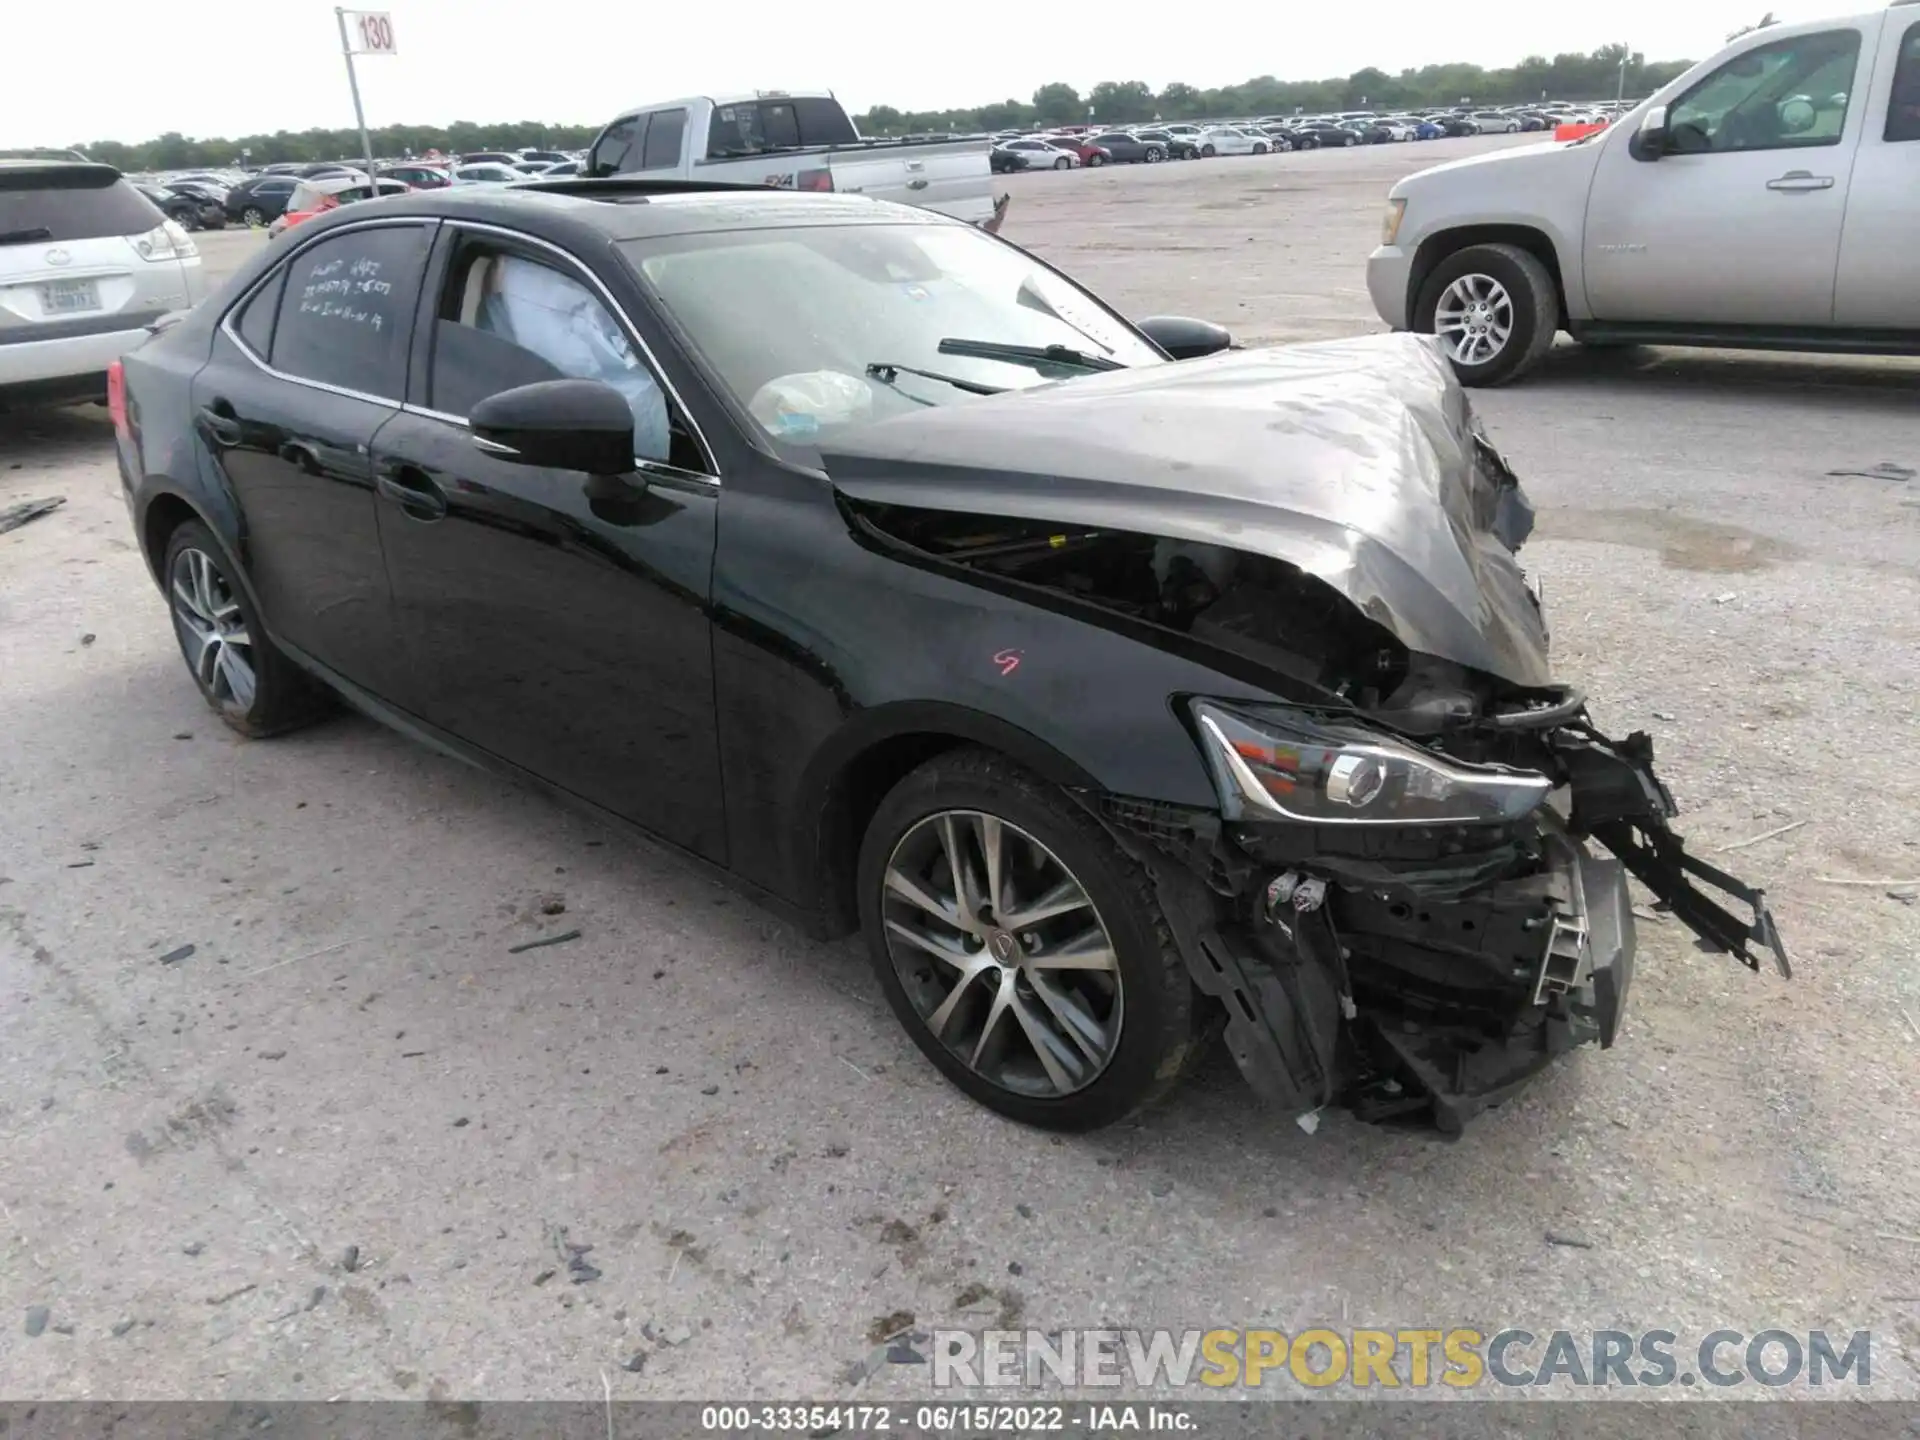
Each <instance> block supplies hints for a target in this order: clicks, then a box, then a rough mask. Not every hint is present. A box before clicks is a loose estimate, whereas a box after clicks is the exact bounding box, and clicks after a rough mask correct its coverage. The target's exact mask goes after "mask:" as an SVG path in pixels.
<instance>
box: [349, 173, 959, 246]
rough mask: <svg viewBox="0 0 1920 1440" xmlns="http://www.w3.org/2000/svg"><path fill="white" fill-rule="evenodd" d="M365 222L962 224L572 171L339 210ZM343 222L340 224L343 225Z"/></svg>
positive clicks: (769, 191)
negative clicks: (380, 218)
mask: <svg viewBox="0 0 1920 1440" xmlns="http://www.w3.org/2000/svg"><path fill="white" fill-rule="evenodd" d="M339 213H340V214H341V215H342V216H350V217H352V218H353V219H356V220H365V219H370V218H372V217H374V216H376V215H395V216H398V215H406V214H412V215H420V216H422V217H426V218H434V219H465V220H473V221H487V222H492V223H495V224H506V225H518V226H520V227H522V228H525V229H527V230H530V231H534V232H536V233H537V232H540V231H543V230H547V231H572V232H574V233H575V234H576V235H581V238H582V239H584V238H585V235H583V234H581V232H587V233H588V234H597V235H598V236H599V237H601V238H603V239H606V240H610V241H617V240H642V239H647V238H650V237H652V236H658V235H692V234H698V233H701V232H706V231H717V230H775V229H791V228H793V227H796V226H802V225H860V224H893V225H942V224H944V225H957V224H960V223H961V222H960V221H957V220H951V219H948V218H947V217H946V216H943V215H939V214H936V213H934V212H932V211H929V210H922V209H918V208H917V207H914V206H909V205H897V204H894V203H893V202H891V201H887V200H876V199H873V198H872V197H870V196H865V195H840V194H832V193H827V192H808V191H795V190H780V189H774V188H771V187H769V186H764V185H720V184H704V185H703V184H701V183H699V182H695V181H658V180H654V181H647V180H626V179H620V178H613V179H587V178H580V177H565V178H561V179H556V180H542V179H537V178H536V179H533V180H529V181H527V182H525V183H521V184H513V185H501V186H489V187H485V188H481V189H473V188H468V187H464V186H461V187H450V188H447V189H442V190H417V191H414V192H412V193H410V194H407V195H399V196H394V197H392V198H390V199H377V200H367V201H365V202H363V203H361V204H358V205H355V206H353V207H351V209H348V210H342V211H341V212H339ZM336 223H340V222H336Z"/></svg>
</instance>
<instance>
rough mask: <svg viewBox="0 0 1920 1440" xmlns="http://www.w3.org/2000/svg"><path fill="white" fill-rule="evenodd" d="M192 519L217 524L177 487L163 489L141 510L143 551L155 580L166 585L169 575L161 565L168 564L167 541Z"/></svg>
mask: <svg viewBox="0 0 1920 1440" xmlns="http://www.w3.org/2000/svg"><path fill="white" fill-rule="evenodd" d="M190 520H197V521H199V522H200V523H201V524H202V525H205V526H206V527H207V529H209V530H212V529H213V528H214V527H213V523H212V521H210V520H209V519H208V518H207V517H206V516H205V515H203V514H201V513H200V511H199V510H198V509H196V508H195V506H194V505H193V503H192V502H191V501H189V500H188V499H187V498H186V497H185V496H183V495H181V494H179V493H178V492H177V491H173V490H161V491H158V492H156V493H155V494H154V495H153V496H152V497H150V498H149V499H148V501H147V503H146V505H145V507H144V508H143V509H142V511H141V513H140V526H139V536H140V553H141V555H142V557H143V558H144V559H145V560H146V562H147V571H148V573H149V574H151V575H152V576H153V583H154V584H156V585H159V586H162V587H164V586H165V585H166V577H165V576H164V575H163V574H162V573H161V567H162V566H163V565H164V564H165V563H166V559H167V544H168V542H169V541H171V540H172V539H173V532H174V531H176V530H178V529H179V528H180V527H181V526H182V525H184V524H186V523H187V522H188V521H190Z"/></svg>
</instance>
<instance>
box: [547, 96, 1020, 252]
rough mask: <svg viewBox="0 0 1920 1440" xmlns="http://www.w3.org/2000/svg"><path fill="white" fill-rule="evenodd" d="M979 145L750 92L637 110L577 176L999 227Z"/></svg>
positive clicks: (607, 132) (809, 100)
mask: <svg viewBox="0 0 1920 1440" xmlns="http://www.w3.org/2000/svg"><path fill="white" fill-rule="evenodd" d="M990 149H991V145H990V142H988V141H986V140H930V141H915V140H867V139H863V138H862V137H861V135H860V132H859V130H858V129H857V128H856V127H855V126H854V123H853V118H852V117H851V116H850V115H848V114H847V112H846V108H845V107H844V106H842V105H841V103H840V102H839V101H838V100H836V99H835V98H834V97H833V95H832V93H831V92H829V91H825V90H818V91H798V90H757V91H755V92H754V93H753V94H751V95H723V96H713V95H696V96H693V97H691V98H688V99H683V100H663V101H658V102H656V103H654V104H651V105H636V106H633V107H632V108H630V109H628V110H626V111H625V112H623V113H622V114H621V115H620V116H619V118H618V119H616V120H614V121H613V122H612V123H611V124H609V125H608V126H607V128H606V129H604V130H602V131H601V132H600V134H599V136H598V137H597V138H596V139H595V140H594V142H593V145H592V147H591V148H590V149H589V150H588V151H587V159H586V164H585V165H583V166H582V167H581V173H582V174H585V175H589V176H605V175H634V176H637V177H639V178H642V179H647V178H652V177H656V176H657V177H658V178H660V179H662V180H669V179H681V180H713V181H720V182H723V183H728V184H736V185H772V186H777V187H781V188H786V189H796V190H833V191H837V192H839V193H840V194H843V195H848V194H851V195H871V196H873V197H874V198H875V199H879V200H894V201H898V202H899V203H901V204H903V205H917V206H919V207H921V208H922V209H925V210H937V211H939V212H940V213H941V214H943V215H951V216H953V217H954V218H955V219H958V220H965V221H968V222H969V223H971V224H975V225H984V226H985V227H987V228H988V229H998V227H999V223H1000V217H1001V216H1002V215H1003V214H1005V212H1006V199H1005V197H1004V196H1003V197H1001V198H1000V199H999V200H995V198H994V194H993V166H992V163H991V161H990V160H989V158H988V155H989V150H990Z"/></svg>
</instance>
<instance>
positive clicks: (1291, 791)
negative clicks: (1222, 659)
mask: <svg viewBox="0 0 1920 1440" xmlns="http://www.w3.org/2000/svg"><path fill="white" fill-rule="evenodd" d="M1194 718H1195V719H1196V720H1198V722H1199V726H1200V737H1201V744H1202V745H1203V747H1204V748H1205V750H1206V752H1207V763H1208V765H1209V767H1210V768H1211V769H1212V771H1213V778H1214V783H1215V785H1216V786H1218V788H1219V791H1220V803H1221V808H1222V811H1223V813H1224V814H1225V815H1226V817H1227V818H1228V819H1229V820H1240V819H1252V820H1257V819H1260V818H1261V817H1262V816H1268V817H1272V816H1278V817H1280V818H1282V819H1287V820H1298V821H1303V822H1305V823H1307V824H1313V825H1459V824H1472V823H1474V822H1508V821H1514V820H1518V819H1520V818H1521V817H1523V816H1525V815H1528V814H1530V813H1531V812H1533V811H1534V810H1536V809H1538V808H1539V806H1540V804H1541V803H1542V802H1543V801H1544V800H1545V799H1546V798H1547V796H1548V795H1549V794H1550V793H1551V792H1552V790H1553V782H1552V781H1551V780H1549V779H1548V778H1547V777H1546V776H1544V775H1537V774H1534V773H1533V772H1531V771H1527V770H1509V769H1506V768H1504V767H1502V766H1497V765H1468V764H1465V763H1463V762H1461V761H1458V760H1449V759H1447V758H1445V757H1444V756H1440V755H1434V754H1431V753H1429V752H1428V751H1425V750H1422V749H1420V748H1419V747H1418V746H1415V745H1409V744H1406V743H1404V742H1402V741H1399V740H1395V739H1391V738H1389V737H1387V736H1383V735H1376V734H1373V733H1372V732H1370V731H1368V730H1365V729H1362V728H1360V727H1358V726H1354V725H1345V724H1335V723H1327V724H1321V723H1316V722H1314V721H1310V720H1308V719H1307V718H1306V717H1305V716H1299V715H1288V716H1278V715H1272V714H1263V715H1259V716H1254V715H1249V714H1243V713H1241V712H1239V711H1235V710H1228V709H1225V708H1223V707H1221V706H1219V705H1215V704H1212V703H1211V702H1208V701H1204V700H1203V701H1199V702H1196V703H1195V705H1194Z"/></svg>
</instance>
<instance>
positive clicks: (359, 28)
mask: <svg viewBox="0 0 1920 1440" xmlns="http://www.w3.org/2000/svg"><path fill="white" fill-rule="evenodd" d="M346 21H347V48H348V49H349V50H351V51H352V52H353V53H354V54H356V55H391V54H393V53H394V46H393V17H392V16H391V15H389V14H388V13H387V12H386V11H384V10H349V11H347V12H346Z"/></svg>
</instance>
